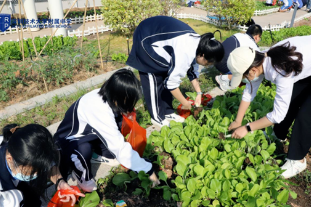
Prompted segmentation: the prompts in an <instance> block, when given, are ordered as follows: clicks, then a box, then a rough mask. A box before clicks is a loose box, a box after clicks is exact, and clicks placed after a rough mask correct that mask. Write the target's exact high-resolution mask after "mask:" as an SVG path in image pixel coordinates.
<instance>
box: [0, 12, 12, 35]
mask: <svg viewBox="0 0 311 207" xmlns="http://www.w3.org/2000/svg"><path fill="white" fill-rule="evenodd" d="M10 24H11V14H0V31H1V32H4V31H6V30H7V29H9V27H10Z"/></svg>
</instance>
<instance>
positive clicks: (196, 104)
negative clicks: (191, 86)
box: [194, 94, 202, 107]
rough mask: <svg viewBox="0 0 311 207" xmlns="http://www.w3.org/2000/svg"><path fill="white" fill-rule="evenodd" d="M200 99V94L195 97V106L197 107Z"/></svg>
mask: <svg viewBox="0 0 311 207" xmlns="http://www.w3.org/2000/svg"><path fill="white" fill-rule="evenodd" d="M201 101H202V95H200V94H199V95H197V97H196V98H195V102H194V103H195V106H196V107H199V106H200V105H201Z"/></svg>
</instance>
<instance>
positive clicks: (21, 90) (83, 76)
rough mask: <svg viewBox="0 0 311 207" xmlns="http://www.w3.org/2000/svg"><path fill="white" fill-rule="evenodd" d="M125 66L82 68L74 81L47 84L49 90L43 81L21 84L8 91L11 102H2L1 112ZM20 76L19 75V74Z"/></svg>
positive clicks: (116, 64) (77, 70) (77, 71)
mask: <svg viewBox="0 0 311 207" xmlns="http://www.w3.org/2000/svg"><path fill="white" fill-rule="evenodd" d="M123 66H124V64H121V63H112V62H108V63H107V64H105V63H104V69H101V68H100V63H98V64H97V65H96V66H95V68H96V70H97V72H95V71H91V72H87V71H83V70H81V69H80V68H79V69H78V68H76V70H75V72H74V74H75V75H74V76H73V78H72V80H67V81H66V82H64V83H62V84H60V85H56V84H47V89H48V90H47V89H46V87H45V84H44V83H43V81H41V82H35V81H29V82H27V85H28V86H26V85H22V84H19V85H17V86H16V87H15V88H13V89H11V90H7V91H6V92H7V93H8V96H9V101H7V102H0V110H1V109H4V108H5V107H7V106H10V105H12V104H15V103H18V102H21V101H25V100H27V99H30V98H32V97H35V96H38V95H41V94H44V93H47V92H49V91H53V90H55V89H58V88H61V87H64V86H67V85H70V84H73V83H76V82H79V81H84V80H87V79H89V78H91V77H94V76H97V75H100V74H104V73H106V72H109V71H112V70H115V69H118V68H121V67H123ZM17 75H18V74H17ZM20 94H24V95H23V96H21V95H20Z"/></svg>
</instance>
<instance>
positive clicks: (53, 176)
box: [50, 166, 85, 206]
mask: <svg viewBox="0 0 311 207" xmlns="http://www.w3.org/2000/svg"><path fill="white" fill-rule="evenodd" d="M62 178H63V177H62V175H61V174H60V172H59V168H58V166H53V167H52V168H51V170H50V180H51V181H52V182H53V183H54V184H57V185H58V186H56V187H57V190H65V189H72V188H71V187H70V186H69V185H68V183H67V182H66V181H65V180H64V179H62ZM59 179H62V180H60V181H59V182H58V183H57V181H58V180H59ZM77 195H78V196H82V197H85V195H84V194H82V193H78V194H77ZM59 197H60V198H63V199H61V200H60V201H62V202H69V201H70V200H72V202H71V205H72V206H73V205H74V204H75V203H76V197H75V195H74V194H67V195H60V194H59Z"/></svg>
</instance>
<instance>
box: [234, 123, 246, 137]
mask: <svg viewBox="0 0 311 207" xmlns="http://www.w3.org/2000/svg"><path fill="white" fill-rule="evenodd" d="M247 133H248V131H247V129H246V127H245V126H241V127H239V128H237V129H236V130H235V131H234V132H233V133H232V136H231V137H232V138H236V139H242V138H243V137H245V136H246V135H247Z"/></svg>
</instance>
